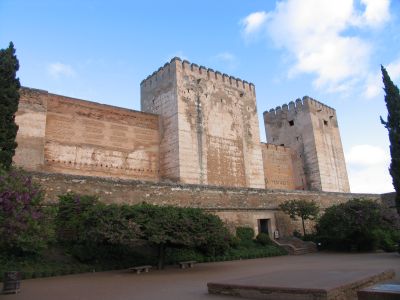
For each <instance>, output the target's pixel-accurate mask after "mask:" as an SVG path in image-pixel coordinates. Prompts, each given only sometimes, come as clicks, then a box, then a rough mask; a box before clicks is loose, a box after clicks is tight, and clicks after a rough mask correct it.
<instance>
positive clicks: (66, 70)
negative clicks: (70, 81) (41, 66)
mask: <svg viewBox="0 0 400 300" xmlns="http://www.w3.org/2000/svg"><path fill="white" fill-rule="evenodd" d="M47 71H48V73H49V74H50V76H51V77H53V78H56V79H57V78H60V77H72V76H75V75H76V72H75V70H74V69H73V68H72V67H71V66H70V65H66V64H63V63H60V62H55V63H52V64H50V65H49V66H48V67H47Z"/></svg>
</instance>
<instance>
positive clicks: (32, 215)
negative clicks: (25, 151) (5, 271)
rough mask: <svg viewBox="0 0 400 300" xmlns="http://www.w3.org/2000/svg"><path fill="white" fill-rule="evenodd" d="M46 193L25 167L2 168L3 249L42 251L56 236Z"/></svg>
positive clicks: (0, 221) (18, 252) (10, 252)
mask: <svg viewBox="0 0 400 300" xmlns="http://www.w3.org/2000/svg"><path fill="white" fill-rule="evenodd" d="M42 202H43V194H42V191H41V190H40V188H39V186H38V185H36V184H34V183H33V182H32V178H31V177H30V176H28V175H27V174H25V173H24V172H23V171H21V170H17V169H10V170H9V171H5V170H1V169H0V236H1V239H0V251H1V252H4V253H6V254H7V255H16V256H19V255H26V254H38V253H40V252H41V251H42V250H43V249H45V248H46V247H47V244H48V243H49V241H51V239H52V237H53V228H52V226H51V225H50V224H49V218H50V216H49V214H50V209H47V208H46V207H44V206H43V205H42Z"/></svg>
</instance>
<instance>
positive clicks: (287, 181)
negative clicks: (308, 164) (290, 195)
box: [261, 143, 305, 190]
mask: <svg viewBox="0 0 400 300" xmlns="http://www.w3.org/2000/svg"><path fill="white" fill-rule="evenodd" d="M261 150H262V156H263V164H264V174H265V188H266V189H282V190H304V189H305V186H304V178H303V177H304V174H302V173H301V169H302V168H298V164H299V163H300V164H301V161H300V159H299V158H298V155H297V153H296V152H295V151H294V150H292V149H290V148H289V147H284V146H278V145H274V144H264V143H262V144H261ZM302 175H303V177H302ZM302 181H303V182H302Z"/></svg>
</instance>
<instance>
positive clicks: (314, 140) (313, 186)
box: [264, 97, 350, 192]
mask: <svg viewBox="0 0 400 300" xmlns="http://www.w3.org/2000/svg"><path fill="white" fill-rule="evenodd" d="M264 124H265V130H266V132H267V141H268V142H269V143H272V144H276V145H284V146H287V147H290V148H291V149H293V150H294V151H296V153H298V155H299V156H300V157H301V158H302V162H303V169H304V174H305V180H306V182H305V183H306V187H307V189H309V190H319V191H334V192H350V186H349V182H348V178H347V171H346V164H345V160H344V154H343V148H342V143H341V139H340V133H339V127H338V122H337V117H336V111H335V110H334V109H333V108H331V107H328V106H326V105H324V104H322V103H320V102H318V101H316V100H314V99H311V98H309V97H304V98H303V100H300V99H298V100H296V103H294V102H291V103H290V104H289V106H288V105H283V106H282V107H277V108H276V109H275V110H270V111H266V112H264Z"/></svg>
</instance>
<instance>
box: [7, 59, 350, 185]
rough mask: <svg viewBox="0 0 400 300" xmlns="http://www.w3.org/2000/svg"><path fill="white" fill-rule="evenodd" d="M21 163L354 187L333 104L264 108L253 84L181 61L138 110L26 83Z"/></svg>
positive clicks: (148, 82) (199, 180)
mask: <svg viewBox="0 0 400 300" xmlns="http://www.w3.org/2000/svg"><path fill="white" fill-rule="evenodd" d="M16 120H17V123H18V124H19V131H18V136H17V142H18V145H19V146H18V148H17V151H16V155H15V158H14V160H15V163H16V164H17V165H18V166H21V167H24V168H25V169H28V170H31V171H45V172H50V173H52V172H55V173H65V174H74V175H87V176H99V177H117V178H125V179H138V180H150V181H156V182H158V181H165V180H169V181H173V182H180V183H186V184H198V185H212V186H226V187H248V188H261V189H263V188H267V189H284V190H314V191H329V192H349V191H350V189H349V183H348V179H347V173H346V166H345V161H344V155H343V149H342V144H341V140H340V134H339V128H338V123H337V117H336V112H335V110H334V109H332V108H330V107H328V106H326V105H324V104H322V103H320V102H318V101H316V100H313V99H311V98H309V97H304V98H303V100H300V99H298V100H296V102H295V103H294V102H290V103H289V105H283V106H282V107H277V108H276V109H271V110H270V111H266V112H264V124H265V129H266V132H267V140H268V143H267V144H264V143H260V134H259V120H258V115H257V106H256V93H255V86H254V85H253V84H252V83H248V82H246V81H243V80H241V79H238V78H234V77H232V76H228V75H226V74H222V73H220V72H218V71H217V72H216V71H214V70H212V69H206V68H205V67H203V66H200V67H199V66H198V65H196V64H191V63H189V62H188V61H181V60H180V59H179V58H174V59H172V60H171V62H170V63H166V64H165V65H164V66H163V67H161V68H160V69H158V71H156V72H154V73H153V74H152V75H151V76H148V77H147V78H146V79H145V80H143V81H142V83H141V112H138V111H133V110H128V109H124V108H118V107H112V106H108V105H102V104H98V103H94V102H89V101H83V100H78V99H72V98H68V97H64V96H59V95H55V94H51V93H48V92H45V91H41V90H35V89H28V88H23V89H22V90H21V99H20V106H19V110H18V113H17V118H16Z"/></svg>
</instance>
